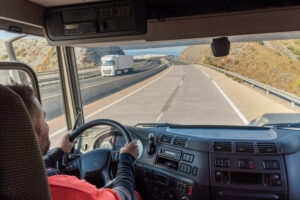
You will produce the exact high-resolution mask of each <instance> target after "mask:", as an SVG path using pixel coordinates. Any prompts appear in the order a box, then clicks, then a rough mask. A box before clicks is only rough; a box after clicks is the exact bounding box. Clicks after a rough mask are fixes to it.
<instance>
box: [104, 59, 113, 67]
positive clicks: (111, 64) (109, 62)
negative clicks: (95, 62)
mask: <svg viewBox="0 0 300 200" xmlns="http://www.w3.org/2000/svg"><path fill="white" fill-rule="evenodd" d="M114 65H115V62H114V61H113V60H103V61H102V62H101V66H114Z"/></svg>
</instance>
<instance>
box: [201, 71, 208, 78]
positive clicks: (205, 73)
mask: <svg viewBox="0 0 300 200" xmlns="http://www.w3.org/2000/svg"><path fill="white" fill-rule="evenodd" d="M200 71H201V72H202V73H203V74H204V75H205V76H206V77H207V78H210V76H209V75H208V74H207V73H206V72H204V71H202V70H200Z"/></svg>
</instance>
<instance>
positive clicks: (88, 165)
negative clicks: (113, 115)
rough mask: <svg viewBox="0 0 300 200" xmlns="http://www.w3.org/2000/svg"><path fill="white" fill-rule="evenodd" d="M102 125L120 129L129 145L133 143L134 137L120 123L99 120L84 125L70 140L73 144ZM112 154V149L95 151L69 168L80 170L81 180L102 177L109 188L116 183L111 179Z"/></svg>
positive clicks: (75, 131) (77, 160)
mask: <svg viewBox="0 0 300 200" xmlns="http://www.w3.org/2000/svg"><path fill="white" fill-rule="evenodd" d="M100 125H108V126H111V127H114V128H116V129H118V130H119V131H120V132H121V134H122V135H123V136H124V138H125V141H126V143H127V144H128V143H130V142H131V141H132V137H131V135H130V133H129V131H128V129H127V128H126V127H125V126H123V125H122V124H120V123H119V122H116V121H113V120H110V119H97V120H93V121H90V122H88V123H86V124H83V125H81V126H79V127H78V128H77V129H76V130H74V131H73V132H72V133H71V134H70V136H69V139H70V141H71V142H72V141H73V140H74V139H75V138H77V137H78V136H79V135H81V134H82V133H83V132H84V131H85V130H87V129H89V128H92V127H94V126H100ZM111 153H112V150H111V149H105V148H101V149H94V150H92V151H90V152H88V153H86V154H83V155H82V156H81V157H80V158H77V159H76V160H74V161H72V162H71V165H70V166H69V167H71V168H72V169H74V168H75V169H78V170H79V172H80V179H85V180H91V179H93V177H95V176H96V177H100V178H101V179H102V180H101V182H102V183H104V185H105V186H104V187H109V186H111V185H112V183H113V181H114V179H111V177H110V176H109V166H110V163H111ZM67 168H68V167H67Z"/></svg>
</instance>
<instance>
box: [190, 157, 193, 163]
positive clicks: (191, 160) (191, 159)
mask: <svg viewBox="0 0 300 200" xmlns="http://www.w3.org/2000/svg"><path fill="white" fill-rule="evenodd" d="M193 161H194V155H191V157H190V162H191V163H192V162H193Z"/></svg>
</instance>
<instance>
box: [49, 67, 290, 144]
mask: <svg viewBox="0 0 300 200" xmlns="http://www.w3.org/2000/svg"><path fill="white" fill-rule="evenodd" d="M264 113H294V111H293V110H291V109H290V108H288V107H286V106H284V105H282V104H280V103H277V102H276V101H274V100H272V99H271V98H269V97H268V96H266V95H264V94H260V93H258V92H256V91H255V90H253V89H252V88H250V87H248V86H245V85H243V84H241V83H239V82H237V81H234V80H232V79H230V78H228V77H226V76H225V75H224V74H222V73H219V72H216V71H213V70H211V69H207V68H206V67H204V66H195V65H174V66H169V67H168V68H167V69H165V70H163V71H161V72H160V73H158V74H156V75H153V76H151V77H150V78H148V79H145V80H144V81H142V82H140V83H137V84H134V85H132V86H130V87H128V88H125V89H123V90H121V91H118V92H115V93H112V94H110V95H107V96H106V97H103V98H101V99H99V100H97V101H94V102H92V103H89V104H87V105H85V106H84V114H85V121H86V122H88V121H91V120H94V119H99V118H108V119H113V120H116V121H119V122H121V123H122V124H124V125H135V124H137V123H153V122H157V123H164V122H168V123H178V124H202V125H248V124H249V121H250V120H252V119H253V117H258V116H260V115H262V114H264ZM61 121H62V120H61V119H60V122H61ZM52 124H56V125H57V124H59V123H57V122H55V119H54V120H53V122H52ZM65 133H66V129H64V128H63V125H62V124H61V123H60V126H59V127H56V128H55V129H52V134H51V135H50V138H51V141H52V144H53V145H54V144H56V142H57V140H58V139H59V138H60V137H61V136H62V135H63V134H65Z"/></svg>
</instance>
